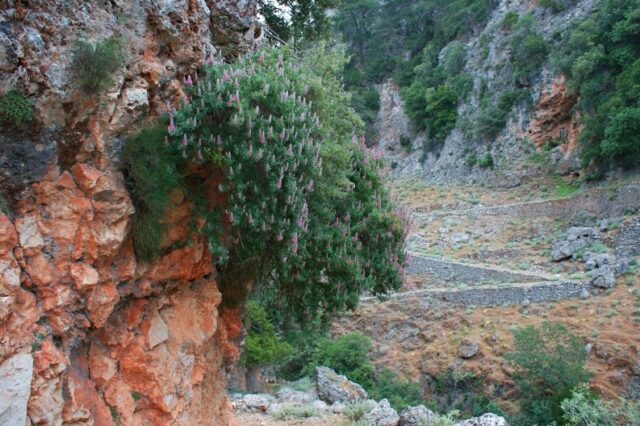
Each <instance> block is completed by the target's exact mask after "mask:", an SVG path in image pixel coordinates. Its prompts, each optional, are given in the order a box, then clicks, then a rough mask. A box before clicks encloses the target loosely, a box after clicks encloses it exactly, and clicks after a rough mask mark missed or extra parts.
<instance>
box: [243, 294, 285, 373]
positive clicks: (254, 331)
mask: <svg viewBox="0 0 640 426" xmlns="http://www.w3.org/2000/svg"><path fill="white" fill-rule="evenodd" d="M244 327H245V330H246V331H247V336H246V337H245V339H244V346H243V348H242V355H241V357H240V364H241V365H242V366H244V367H249V368H251V367H262V366H267V365H272V364H274V363H276V362H277V361H280V360H283V359H285V358H286V357H287V356H289V354H291V352H292V351H293V349H292V348H291V346H289V345H288V344H287V343H284V342H281V341H280V339H279V338H278V336H277V335H276V331H275V328H274V326H273V324H271V322H269V319H268V318H267V312H266V311H265V309H264V308H263V307H262V306H260V305H259V304H258V302H256V301H255V300H250V301H249V302H247V304H246V313H245V317H244Z"/></svg>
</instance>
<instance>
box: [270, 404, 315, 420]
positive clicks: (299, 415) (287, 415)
mask: <svg viewBox="0 0 640 426" xmlns="http://www.w3.org/2000/svg"><path fill="white" fill-rule="evenodd" d="M320 415H321V413H320V411H319V410H318V409H317V408H315V407H312V406H303V407H296V406H291V407H283V408H281V409H280V410H278V411H276V412H275V413H274V414H273V418H274V419H276V420H281V421H283V420H289V419H308V418H309V417H319V416H320Z"/></svg>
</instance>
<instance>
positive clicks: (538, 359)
mask: <svg viewBox="0 0 640 426" xmlns="http://www.w3.org/2000/svg"><path fill="white" fill-rule="evenodd" d="M514 341H515V348H514V351H513V352H511V353H509V354H507V355H505V358H506V359H507V360H508V361H510V362H511V364H512V365H513V366H514V368H515V371H514V374H513V378H514V379H515V382H516V386H517V387H518V390H519V391H520V393H521V394H522V400H521V409H522V416H521V418H519V419H518V423H517V424H522V425H525V426H526V425H536V424H545V425H546V424H550V423H552V422H554V421H555V422H559V423H561V424H562V416H563V414H562V409H561V406H560V404H561V402H562V400H564V399H565V398H567V397H569V396H570V395H571V391H572V390H573V389H574V388H575V387H576V386H578V385H579V384H581V383H583V382H586V381H588V380H589V377H590V374H589V373H588V372H587V371H585V369H584V362H585V357H586V354H585V351H584V347H583V345H582V344H581V343H580V341H579V340H578V339H577V338H576V337H575V336H574V335H573V334H571V333H570V332H569V330H567V329H566V328H565V327H564V326H563V325H561V324H558V323H550V322H545V323H543V324H542V325H541V326H540V327H538V328H536V327H534V326H531V325H529V326H526V327H523V328H521V329H519V330H517V331H515V332H514Z"/></svg>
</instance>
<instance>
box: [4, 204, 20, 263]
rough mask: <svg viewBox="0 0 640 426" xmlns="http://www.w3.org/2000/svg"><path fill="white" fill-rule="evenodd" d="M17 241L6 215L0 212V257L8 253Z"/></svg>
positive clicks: (14, 231) (16, 235)
mask: <svg viewBox="0 0 640 426" xmlns="http://www.w3.org/2000/svg"><path fill="white" fill-rule="evenodd" d="M17 242H18V234H17V233H16V230H15V229H14V227H13V224H12V223H11V221H10V220H9V218H8V217H7V216H5V215H4V214H2V213H0V257H2V256H4V255H6V254H7V253H9V252H10V251H11V250H13V248H14V247H15V245H16V243H17Z"/></svg>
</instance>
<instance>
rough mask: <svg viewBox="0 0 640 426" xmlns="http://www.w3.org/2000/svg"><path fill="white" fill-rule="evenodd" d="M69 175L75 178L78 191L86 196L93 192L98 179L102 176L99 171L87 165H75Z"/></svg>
mask: <svg viewBox="0 0 640 426" xmlns="http://www.w3.org/2000/svg"><path fill="white" fill-rule="evenodd" d="M71 173H72V174H73V177H74V178H75V180H76V182H77V183H78V186H79V187H80V189H82V190H83V191H84V192H86V193H87V194H90V193H91V192H92V191H93V188H95V186H96V185H97V183H98V179H100V177H101V176H102V172H100V170H98V169H96V168H94V167H93V166H91V165H89V164H87V163H77V164H75V165H74V166H73V167H72V168H71Z"/></svg>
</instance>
